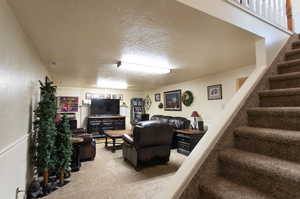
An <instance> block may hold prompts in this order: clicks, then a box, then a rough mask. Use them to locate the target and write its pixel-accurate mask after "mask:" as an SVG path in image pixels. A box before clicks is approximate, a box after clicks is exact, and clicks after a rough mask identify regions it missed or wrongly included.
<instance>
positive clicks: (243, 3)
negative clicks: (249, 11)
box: [242, 0, 249, 8]
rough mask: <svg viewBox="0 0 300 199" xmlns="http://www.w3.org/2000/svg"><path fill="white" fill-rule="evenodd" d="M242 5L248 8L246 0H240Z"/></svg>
mask: <svg viewBox="0 0 300 199" xmlns="http://www.w3.org/2000/svg"><path fill="white" fill-rule="evenodd" d="M242 5H243V6H244V7H245V8H248V7H249V6H248V2H247V0H242Z"/></svg>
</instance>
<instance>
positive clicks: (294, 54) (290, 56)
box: [285, 49, 300, 60]
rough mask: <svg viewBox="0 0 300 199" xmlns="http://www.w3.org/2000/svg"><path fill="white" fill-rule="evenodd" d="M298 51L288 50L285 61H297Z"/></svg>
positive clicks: (299, 52) (299, 50)
mask: <svg viewBox="0 0 300 199" xmlns="http://www.w3.org/2000/svg"><path fill="white" fill-rule="evenodd" d="M299 55H300V49H293V50H289V51H287V52H286V53H285V57H286V60H294V59H299V58H300V57H299Z"/></svg>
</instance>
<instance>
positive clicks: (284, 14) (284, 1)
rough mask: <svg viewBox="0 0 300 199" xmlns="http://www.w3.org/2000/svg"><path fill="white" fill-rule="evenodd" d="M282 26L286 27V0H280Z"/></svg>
mask: <svg viewBox="0 0 300 199" xmlns="http://www.w3.org/2000/svg"><path fill="white" fill-rule="evenodd" d="M282 4H283V5H282V12H281V13H282V27H284V28H286V29H287V28H288V26H287V10H286V0H283V1H282Z"/></svg>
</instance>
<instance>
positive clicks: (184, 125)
mask: <svg viewBox="0 0 300 199" xmlns="http://www.w3.org/2000/svg"><path fill="white" fill-rule="evenodd" d="M151 120H159V121H161V122H163V123H168V124H169V125H170V126H172V127H173V128H174V129H188V128H189V127H190V120H188V119H186V118H184V117H171V116H164V115H153V116H152V117H151Z"/></svg>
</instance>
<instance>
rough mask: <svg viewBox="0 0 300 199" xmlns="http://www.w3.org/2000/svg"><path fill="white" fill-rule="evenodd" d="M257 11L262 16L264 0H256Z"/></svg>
mask: <svg viewBox="0 0 300 199" xmlns="http://www.w3.org/2000/svg"><path fill="white" fill-rule="evenodd" d="M256 13H257V14H258V15H259V16H262V0H256Z"/></svg>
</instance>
